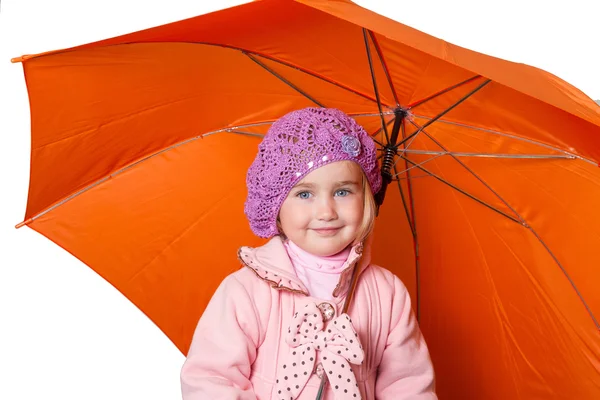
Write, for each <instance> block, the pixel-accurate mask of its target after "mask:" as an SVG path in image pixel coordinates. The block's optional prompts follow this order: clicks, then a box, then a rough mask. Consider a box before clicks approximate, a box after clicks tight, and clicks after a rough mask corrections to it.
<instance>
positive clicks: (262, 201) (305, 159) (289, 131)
mask: <svg viewBox="0 0 600 400" xmlns="http://www.w3.org/2000/svg"><path fill="white" fill-rule="evenodd" d="M343 160H348V161H354V162H356V163H357V164H358V165H360V167H361V168H362V170H363V171H364V173H365V175H366V177H367V179H368V181H369V185H370V186H371V191H372V192H373V194H375V193H377V192H378V191H379V188H380V187H381V175H380V173H379V167H378V165H377V155H376V151H375V143H374V142H373V139H371V137H370V136H369V135H368V134H367V132H365V130H364V129H363V127H361V126H360V125H359V124H358V123H356V121H354V119H352V118H351V117H349V116H348V115H346V114H344V113H343V112H342V111H340V110H336V109H332V108H305V109H302V110H297V111H292V112H290V113H289V114H286V115H284V116H283V117H281V118H280V119H278V120H277V121H275V122H274V123H273V125H271V128H270V129H269V131H268V132H267V134H266V135H265V137H264V138H263V140H262V142H261V143H260V145H259V146H258V154H257V155H256V158H255V159H254V162H253V163H252V165H251V166H250V168H249V169H248V175H247V176H246V185H247V186H248V198H247V199H246V204H245V207H244V212H245V213H246V217H248V220H249V221H250V228H251V229H252V231H253V232H254V233H255V234H256V235H257V236H259V237H263V238H270V237H272V236H275V235H277V234H278V233H279V232H278V229H277V216H278V214H279V208H280V207H281V204H282V203H283V201H284V200H285V198H286V197H287V195H288V193H289V191H290V190H291V189H292V188H293V187H294V186H295V185H296V184H297V183H298V182H299V181H301V180H302V178H304V176H305V175H306V174H308V173H309V172H311V171H314V170H315V169H317V168H319V167H322V166H324V165H327V164H329V163H332V162H336V161H343Z"/></svg>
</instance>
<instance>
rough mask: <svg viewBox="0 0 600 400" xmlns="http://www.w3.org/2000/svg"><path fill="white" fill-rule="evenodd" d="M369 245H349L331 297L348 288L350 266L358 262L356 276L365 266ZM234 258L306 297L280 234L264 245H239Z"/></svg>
mask: <svg viewBox="0 0 600 400" xmlns="http://www.w3.org/2000/svg"><path fill="white" fill-rule="evenodd" d="M369 250H370V246H369V245H368V243H367V245H366V246H364V245H363V244H362V243H359V244H357V245H356V246H353V247H352V250H351V251H350V255H349V256H348V260H347V261H346V263H345V264H346V268H345V269H344V270H343V271H342V273H341V275H340V280H339V282H338V284H337V286H336V288H335V290H334V291H333V297H334V298H337V297H342V296H343V295H345V294H346V293H347V291H348V289H349V287H350V284H351V279H352V268H351V267H352V266H353V265H354V264H355V263H358V268H359V269H358V273H359V275H360V274H361V273H362V272H363V271H364V270H365V269H366V268H367V267H368V266H369V261H370V252H369ZM238 258H239V260H240V261H241V262H242V264H243V265H244V266H246V267H248V268H250V269H251V270H252V271H254V273H255V274H256V275H257V276H258V277H259V278H260V279H262V280H264V281H265V282H268V283H269V284H270V285H271V286H272V287H273V288H274V289H278V290H288V291H291V292H294V293H300V294H303V295H305V296H308V295H309V293H308V290H307V289H306V287H305V286H304V284H303V283H302V281H300V279H298V277H297V276H296V272H295V271H294V267H293V265H292V262H291V261H290V258H289V256H288V254H287V252H286V250H285V247H284V245H283V239H282V238H281V236H275V237H273V238H272V239H271V240H269V241H268V242H267V243H266V244H265V245H263V246H260V247H255V248H254V247H241V248H240V249H239V250H238Z"/></svg>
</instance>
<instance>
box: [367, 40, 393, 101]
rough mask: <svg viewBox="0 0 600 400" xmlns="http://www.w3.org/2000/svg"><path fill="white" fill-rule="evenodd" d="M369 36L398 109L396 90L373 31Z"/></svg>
mask: <svg viewBox="0 0 600 400" xmlns="http://www.w3.org/2000/svg"><path fill="white" fill-rule="evenodd" d="M369 36H371V41H372V42H373V45H374V46H375V51H376V52H377V56H378V57H379V62H380V63H381V66H382V67H383V71H384V72H385V76H386V78H387V81H388V84H389V85H390V89H391V90H392V95H393V96H394V101H395V102H396V107H400V102H399V101H398V95H397V94H396V88H395V87H394V82H393V81H392V77H391V75H390V70H389V69H388V66H387V63H386V62H385V58H384V57H383V52H382V51H381V47H379V42H378V41H377V38H376V37H375V33H374V32H373V31H369Z"/></svg>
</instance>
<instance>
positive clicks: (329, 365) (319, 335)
mask: <svg viewBox="0 0 600 400" xmlns="http://www.w3.org/2000/svg"><path fill="white" fill-rule="evenodd" d="M323 326H324V325H323V317H322V316H321V311H320V310H319V308H318V307H317V305H316V304H315V303H311V304H307V305H306V306H305V308H304V310H303V311H301V312H299V313H298V312H297V313H295V314H294V318H293V319H292V324H291V326H290V328H288V332H287V335H286V338H285V341H286V342H287V344H289V345H290V347H291V349H290V353H289V354H288V356H287V358H286V359H285V362H284V364H283V365H282V368H281V369H280V372H279V374H278V378H277V381H276V384H275V393H276V395H277V398H278V399H282V400H294V399H296V398H297V397H298V395H299V394H300V392H301V391H302V389H304V386H305V385H306V382H308V379H309V378H310V376H311V375H312V373H313V370H314V367H315V363H316V359H317V351H319V352H321V353H322V354H321V355H322V357H321V363H322V364H323V368H324V369H325V373H326V374H327V378H328V380H329V384H330V385H331V388H332V389H333V391H334V393H335V398H336V399H360V398H361V396H360V391H359V390H358V384H357V383H356V378H355V376H354V372H353V371H352V368H350V364H349V363H352V364H357V365H359V364H362V362H363V359H364V352H363V349H362V346H361V344H360V342H359V340H358V334H357V333H356V331H355V330H354V327H353V326H352V320H351V319H350V317H349V316H348V314H341V315H340V316H338V317H337V318H335V319H333V320H332V321H331V322H330V323H329V325H328V326H327V329H325V330H323Z"/></svg>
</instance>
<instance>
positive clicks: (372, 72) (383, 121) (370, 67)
mask: <svg viewBox="0 0 600 400" xmlns="http://www.w3.org/2000/svg"><path fill="white" fill-rule="evenodd" d="M363 37H364V40H365V49H366V51H367V59H368V60H369V71H370V72H371V80H372V81H373V91H374V92H375V98H376V99H377V108H379V116H380V118H381V127H382V128H383V132H384V133H385V139H386V140H387V142H388V143H389V142H390V135H389V134H388V130H387V125H386V123H385V119H384V118H383V110H382V108H381V98H380V97H379V90H378V89H377V78H376V77H375V70H374V69H373V59H372V58H371V46H369V37H368V35H367V29H365V28H363Z"/></svg>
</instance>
